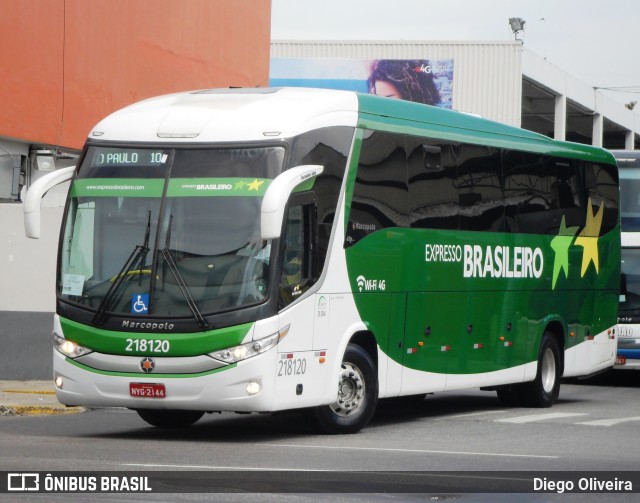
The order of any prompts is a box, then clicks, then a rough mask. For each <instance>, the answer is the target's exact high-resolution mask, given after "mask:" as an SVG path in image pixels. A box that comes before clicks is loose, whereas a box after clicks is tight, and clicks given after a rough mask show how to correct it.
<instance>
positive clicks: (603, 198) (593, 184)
mask: <svg viewBox="0 0 640 503" xmlns="http://www.w3.org/2000/svg"><path fill="white" fill-rule="evenodd" d="M584 173H585V181H586V186H587V194H588V197H589V199H590V200H591V206H592V211H593V213H594V214H596V213H597V212H598V211H599V209H600V207H602V208H603V212H604V213H603V216H602V226H601V228H600V235H602V234H606V233H607V232H609V231H610V230H611V229H613V228H614V227H615V226H616V224H617V223H618V204H619V202H618V199H619V191H618V172H617V170H616V168H615V167H614V166H610V165H606V164H594V163H590V162H588V163H585V167H584Z"/></svg>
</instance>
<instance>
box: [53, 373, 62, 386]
mask: <svg viewBox="0 0 640 503" xmlns="http://www.w3.org/2000/svg"><path fill="white" fill-rule="evenodd" d="M54 382H55V385H56V387H58V388H60V389H62V377H60V376H58V377H56V380H55V381H54Z"/></svg>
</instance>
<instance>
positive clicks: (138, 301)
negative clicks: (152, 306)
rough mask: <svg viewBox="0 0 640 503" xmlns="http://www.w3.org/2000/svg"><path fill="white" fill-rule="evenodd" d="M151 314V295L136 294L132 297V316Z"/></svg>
mask: <svg viewBox="0 0 640 503" xmlns="http://www.w3.org/2000/svg"><path fill="white" fill-rule="evenodd" d="M148 313H149V294H148V293H134V294H133V295H132V296H131V314H148Z"/></svg>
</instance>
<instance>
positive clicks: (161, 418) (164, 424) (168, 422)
mask: <svg viewBox="0 0 640 503" xmlns="http://www.w3.org/2000/svg"><path fill="white" fill-rule="evenodd" d="M136 412H137V413H138V415H139V416H140V417H141V418H142V419H143V420H144V421H146V422H147V423H149V424H150V425H151V426H156V427H158V428H185V427H187V426H191V425H192V424H193V423H195V422H196V421H197V420H198V419H200V418H201V417H202V416H204V412H202V411H200V410H162V409H138V410H136Z"/></svg>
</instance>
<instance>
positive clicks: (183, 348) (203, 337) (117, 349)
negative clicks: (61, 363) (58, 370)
mask: <svg viewBox="0 0 640 503" xmlns="http://www.w3.org/2000/svg"><path fill="white" fill-rule="evenodd" d="M135 322H136V323H137V322H140V323H145V324H146V323H149V324H153V323H157V324H159V325H160V324H167V323H170V322H160V321H157V320H152V319H148V320H147V319H139V320H138V319H136V320H135ZM132 323H133V322H132ZM60 324H61V326H62V332H63V334H64V336H65V338H67V339H69V340H71V341H73V342H75V343H77V344H80V345H81V346H84V347H86V348H89V349H92V350H94V351H98V352H100V353H107V354H113V355H128V356H198V355H204V354H207V353H211V352H213V351H219V350H221V349H225V348H229V347H233V346H237V345H239V344H241V343H242V341H243V339H244V338H245V336H246V335H247V334H248V333H249V330H251V328H252V327H253V323H244V324H242V325H236V326H233V327H226V328H219V329H215V330H208V331H206V332H194V333H164V332H162V333H159V332H119V331H113V330H104V329H101V328H95V327H90V326H88V325H83V324H82V323H77V322H75V321H71V320H68V319H66V318H62V317H60ZM129 340H133V341H136V340H139V341H142V340H146V341H154V344H153V346H154V347H155V346H156V344H155V341H168V342H169V351H168V352H166V353H165V352H151V351H149V350H147V351H140V350H139V349H140V344H137V345H136V344H135V343H133V344H130V343H129ZM127 346H129V347H130V349H131V351H127ZM147 346H148V345H147ZM158 347H161V345H160V344H158ZM136 348H138V350H137V351H136V350H135V349H136Z"/></svg>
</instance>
